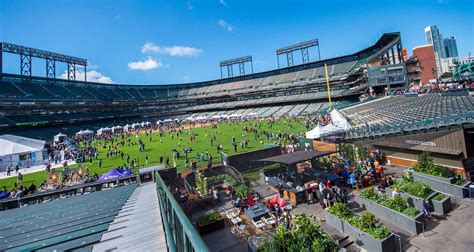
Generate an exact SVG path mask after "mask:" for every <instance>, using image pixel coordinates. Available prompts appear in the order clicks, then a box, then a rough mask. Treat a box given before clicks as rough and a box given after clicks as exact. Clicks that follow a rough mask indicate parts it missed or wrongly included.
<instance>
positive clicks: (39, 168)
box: [0, 161, 76, 179]
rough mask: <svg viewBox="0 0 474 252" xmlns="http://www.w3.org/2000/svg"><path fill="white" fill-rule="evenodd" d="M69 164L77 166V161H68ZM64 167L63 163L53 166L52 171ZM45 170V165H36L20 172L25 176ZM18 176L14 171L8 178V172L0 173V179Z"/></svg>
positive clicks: (21, 169)
mask: <svg viewBox="0 0 474 252" xmlns="http://www.w3.org/2000/svg"><path fill="white" fill-rule="evenodd" d="M67 164H68V165H75V164H76V161H68V162H67ZM62 167H63V164H62V163H58V164H53V165H51V170H54V169H57V168H62ZM44 170H45V165H35V166H31V167H30V168H20V170H19V172H21V174H23V175H25V174H30V173H35V172H41V171H44ZM16 176H18V173H16V172H15V171H14V170H13V171H12V172H11V173H10V176H7V172H6V171H5V172H2V173H0V179H5V178H12V177H16Z"/></svg>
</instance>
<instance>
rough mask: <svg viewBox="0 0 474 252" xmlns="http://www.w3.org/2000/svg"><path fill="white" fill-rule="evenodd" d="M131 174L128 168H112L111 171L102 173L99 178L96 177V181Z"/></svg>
mask: <svg viewBox="0 0 474 252" xmlns="http://www.w3.org/2000/svg"><path fill="white" fill-rule="evenodd" d="M130 174H132V171H131V170H128V169H115V168H114V169H112V170H111V171H109V172H107V173H104V174H102V176H100V178H99V179H97V181H96V182H102V181H105V180H110V179H117V178H121V177H126V176H129V175H130Z"/></svg>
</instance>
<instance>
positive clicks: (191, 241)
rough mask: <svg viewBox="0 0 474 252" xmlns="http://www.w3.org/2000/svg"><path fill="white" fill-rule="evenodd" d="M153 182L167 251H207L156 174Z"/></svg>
mask: <svg viewBox="0 0 474 252" xmlns="http://www.w3.org/2000/svg"><path fill="white" fill-rule="evenodd" d="M155 181H156V192H157V194H158V201H159V203H160V209H161V217H162V218H163V226H164V229H165V234H166V243H167V245H168V251H170V252H182V251H184V252H187V251H190V252H192V251H203V252H207V251H209V249H208V248H207V246H206V244H205V243H204V241H203V240H202V239H201V236H200V235H199V234H198V233H197V232H196V229H195V228H194V226H193V225H192V224H191V222H190V221H189V219H188V217H187V216H186V214H184V212H183V209H181V207H180V206H179V204H178V202H177V201H176V199H175V198H174V197H173V195H172V193H171V192H170V190H169V189H168V187H167V186H166V184H165V182H164V181H163V179H162V178H161V176H160V174H159V173H158V172H156V173H155Z"/></svg>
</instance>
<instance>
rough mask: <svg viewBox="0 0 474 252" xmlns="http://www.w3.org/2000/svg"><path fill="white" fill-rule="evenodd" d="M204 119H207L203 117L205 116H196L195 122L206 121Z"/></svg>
mask: <svg viewBox="0 0 474 252" xmlns="http://www.w3.org/2000/svg"><path fill="white" fill-rule="evenodd" d="M206 119H207V117H205V116H198V117H196V120H198V121H201V120H206Z"/></svg>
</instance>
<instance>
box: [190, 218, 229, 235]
mask: <svg viewBox="0 0 474 252" xmlns="http://www.w3.org/2000/svg"><path fill="white" fill-rule="evenodd" d="M196 227H197V230H198V232H199V234H200V235H205V234H209V233H211V232H214V231H217V230H219V229H223V228H224V227H225V222H224V218H223V217H222V215H221V214H220V213H211V214H207V215H204V216H201V217H199V218H198V220H197V221H196Z"/></svg>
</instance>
